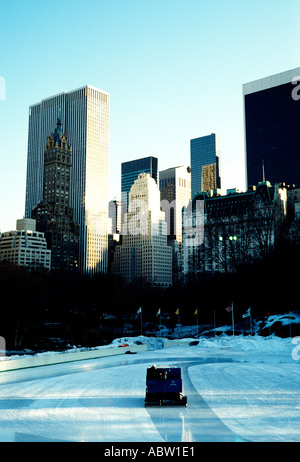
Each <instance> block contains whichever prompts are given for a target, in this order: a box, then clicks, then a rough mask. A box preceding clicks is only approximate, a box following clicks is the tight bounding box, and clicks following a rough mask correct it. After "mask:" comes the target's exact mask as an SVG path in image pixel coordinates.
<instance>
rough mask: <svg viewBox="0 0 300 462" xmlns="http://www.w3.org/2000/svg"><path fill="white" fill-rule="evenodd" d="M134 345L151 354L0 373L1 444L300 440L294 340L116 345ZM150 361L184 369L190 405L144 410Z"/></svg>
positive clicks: (299, 349)
mask: <svg viewBox="0 0 300 462" xmlns="http://www.w3.org/2000/svg"><path fill="white" fill-rule="evenodd" d="M195 340H197V341H198V344H197V345H196V344H195V343H196V342H195ZM132 342H133V343H136V342H142V343H147V344H148V351H145V352H141V353H137V354H135V355H126V356H122V357H106V358H99V359H96V360H95V359H93V360H88V361H79V362H77V363H66V364H60V365H52V366H46V367H39V368H33V369H24V370H19V371H11V372H3V373H1V374H0V441H105V442H107V441H110V442H114V441H115V442H120V441H121V442H164V441H168V442H170V441H176V442H179V441H300V393H299V392H300V338H299V337H295V338H286V339H282V338H279V337H276V336H274V335H273V336H270V337H260V336H258V335H255V336H253V337H250V336H249V337H246V336H229V335H226V334H223V335H221V336H218V337H212V338H205V337H200V338H199V339H194V338H191V339H183V340H179V341H176V346H175V341H174V346H171V347H169V348H162V346H163V341H162V339H159V338H154V337H142V336H141V337H137V338H122V339H116V340H115V341H114V342H113V344H114V345H116V344H123V343H132ZM153 363H155V364H177V365H180V366H181V367H183V369H184V370H185V374H186V375H184V391H185V392H186V394H187V397H188V406H187V408H177V407H175V408H158V409H155V408H150V409H149V408H145V406H144V396H145V373H146V368H147V367H148V366H149V365H152V364H153Z"/></svg>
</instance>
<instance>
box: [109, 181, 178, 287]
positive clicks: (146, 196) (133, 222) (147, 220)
mask: <svg viewBox="0 0 300 462" xmlns="http://www.w3.org/2000/svg"><path fill="white" fill-rule="evenodd" d="M128 205H129V207H128V208H129V211H128V213H126V215H125V222H124V226H123V230H122V244H121V245H117V246H116V251H115V255H114V262H113V264H112V272H113V273H115V274H119V275H120V276H122V277H124V278H125V279H126V280H127V281H128V282H134V281H136V280H139V279H142V280H144V281H147V282H148V283H150V284H151V285H153V286H160V287H168V286H171V285H172V249H171V247H169V246H168V245H167V223H166V221H165V213H164V212H162V211H161V210H160V194H159V189H158V185H157V184H156V183H155V181H154V179H153V178H151V177H150V175H149V173H148V174H147V173H141V174H140V175H139V176H138V178H137V179H136V180H135V182H134V184H133V185H132V187H131V189H130V193H129V204H128Z"/></svg>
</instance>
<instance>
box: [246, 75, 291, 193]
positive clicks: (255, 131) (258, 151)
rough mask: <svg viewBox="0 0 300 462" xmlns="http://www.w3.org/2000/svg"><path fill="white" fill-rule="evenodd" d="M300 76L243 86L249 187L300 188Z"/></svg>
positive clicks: (260, 80)
mask: <svg viewBox="0 0 300 462" xmlns="http://www.w3.org/2000/svg"><path fill="white" fill-rule="evenodd" d="M299 76H300V68H297V69H294V70H290V71H286V72H282V73H280V74H275V75H272V76H270V77H266V78H263V79H259V80H256V81H253V82H249V83H246V84H244V85H243V99H244V124H245V157H246V183H247V185H248V186H252V185H256V184H258V183H259V182H260V181H264V179H266V180H268V181H270V182H271V184H276V183H280V182H285V183H286V184H295V185H296V187H299V186H300V156H299V152H300V130H299V127H300V101H299V94H298V93H299V91H298V90H299V85H297V86H296V83H298V81H299V80H300V77H299ZM297 80H298V81H297Z"/></svg>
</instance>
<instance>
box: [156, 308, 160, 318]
mask: <svg viewBox="0 0 300 462" xmlns="http://www.w3.org/2000/svg"><path fill="white" fill-rule="evenodd" d="M159 315H160V308H159V309H158V312H157V313H156V316H159Z"/></svg>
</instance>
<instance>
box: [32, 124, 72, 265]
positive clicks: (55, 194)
mask: <svg viewBox="0 0 300 462" xmlns="http://www.w3.org/2000/svg"><path fill="white" fill-rule="evenodd" d="M71 156H72V149H71V146H70V145H69V144H68V140H67V138H66V136H65V134H64V133H63V130H62V124H61V119H60V115H59V117H58V119H57V127H56V129H55V131H54V133H51V135H50V136H48V138H47V143H46V147H45V161H44V180H43V183H44V186H43V200H42V201H41V202H40V203H39V204H38V205H37V206H36V207H34V208H33V210H32V213H31V215H32V217H33V218H35V219H36V228H37V230H38V231H42V232H43V233H45V237H46V240H47V245H48V249H50V250H51V269H52V270H59V271H75V270H77V268H78V250H79V226H78V224H77V223H74V221H73V209H72V208H71V207H70V205H69V202H70V197H69V194H70V174H71V165H72V160H71Z"/></svg>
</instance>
